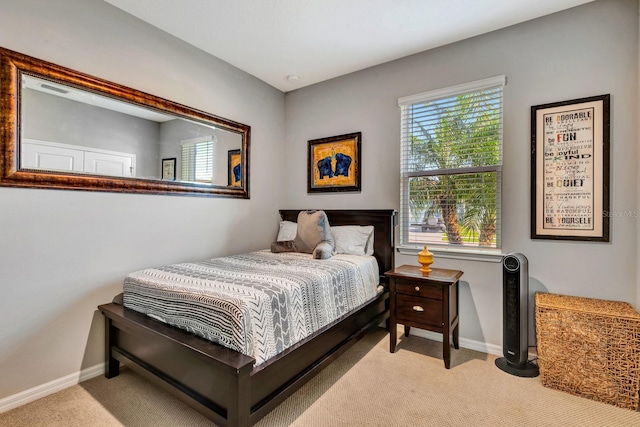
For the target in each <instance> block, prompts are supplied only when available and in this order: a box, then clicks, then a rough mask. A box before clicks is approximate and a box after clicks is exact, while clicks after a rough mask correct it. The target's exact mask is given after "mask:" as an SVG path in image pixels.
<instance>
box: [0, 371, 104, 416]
mask: <svg viewBox="0 0 640 427" xmlns="http://www.w3.org/2000/svg"><path fill="white" fill-rule="evenodd" d="M102 374H104V363H100V364H98V365H95V366H92V367H90V368H86V369H83V370H82V371H79V372H76V373H73V374H69V375H67V376H65V377H62V378H58V379H57V380H53V381H50V382H48V383H46V384H42V385H39V386H37V387H33V388H31V389H29V390H25V391H22V392H20V393H18V394H14V395H13V396H9V397H5V398H4V399H0V413H2V412H7V411H9V410H11V409H14V408H17V407H18V406H22V405H25V404H27V403H29V402H33V401H34V400H38V399H40V398H42V397H45V396H48V395H50V394H53V393H56V392H58V391H60V390H64V389H65V388H69V387H71V386H74V385H76V384H80V383H81V382H83V381H86V380H89V379H91V378H95V377H97V376H99V375H102Z"/></svg>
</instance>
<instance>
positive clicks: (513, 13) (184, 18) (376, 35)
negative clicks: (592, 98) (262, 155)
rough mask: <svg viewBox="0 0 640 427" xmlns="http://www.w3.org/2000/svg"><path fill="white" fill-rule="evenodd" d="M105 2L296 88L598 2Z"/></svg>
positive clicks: (259, 75) (267, 79)
mask: <svg viewBox="0 0 640 427" xmlns="http://www.w3.org/2000/svg"><path fill="white" fill-rule="evenodd" d="M105 1H106V2H108V3H110V4H112V5H114V6H116V7H118V8H120V9H122V10H124V11H125V12H128V13H130V14H131V15H134V16H136V17H138V18H139V19H141V20H143V21H146V22H148V23H149V24H151V25H153V26H155V27H157V28H160V29H161V30H164V31H166V32H167V33H169V34H172V35H174V36H175V37H177V38H179V39H182V40H184V41H185V42H187V43H189V44H191V45H193V46H196V47H198V48H199V49H202V50H203V51H205V52H208V53H210V54H211V55H213V56H216V57H218V58H220V59H222V60H224V61H226V62H228V63H229V64H231V65H233V66H235V67H237V68H239V69H241V70H244V71H246V72H247V73H249V74H252V75H254V76H255V77H257V78H259V79H261V80H263V81H265V82H267V83H268V84H270V85H272V86H274V87H276V88H277V89H279V90H281V91H283V92H288V91H291V90H294V89H298V88H301V87H304V86H308V85H311V84H314V83H318V82H321V81H324V80H328V79H331V78H333V77H337V76H341V75H344V74H348V73H351V72H354V71H358V70H361V69H364V68H367V67H371V66H373V65H377V64H381V63H384V62H388V61H392V60H394V59H398V58H402V57H404V56H407V55H411V54H414V53H418V52H422V51H425V50H428V49H432V48H435V47H438V46H442V45H445V44H448V43H453V42H456V41H459V40H463V39H466V38H469V37H473V36H476V35H479V34H483V33H487V32H489V31H493V30H497V29H500V28H504V27H507V26H510V25H514V24H517V23H520V22H524V21H527V20H530V19H534V18H537V17H540V16H543V15H548V14H550V13H554V12H558V11H560V10H564V9H568V8H571V7H574V6H578V5H581V4H584V3H589V2H590V1H593V0H507V1H506V0H153V1H141V0H105ZM289 76H291V77H289ZM296 78H297V79H296Z"/></svg>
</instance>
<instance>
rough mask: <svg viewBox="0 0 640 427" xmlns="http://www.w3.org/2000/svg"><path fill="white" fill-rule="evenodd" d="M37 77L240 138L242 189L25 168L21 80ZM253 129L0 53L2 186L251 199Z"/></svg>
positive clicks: (20, 56)
mask: <svg viewBox="0 0 640 427" xmlns="http://www.w3.org/2000/svg"><path fill="white" fill-rule="evenodd" d="M23 75H26V76H33V77H35V78H38V79H43V80H47V81H50V82H53V83H59V84H63V85H65V86H70V87H72V88H75V89H79V90H82V91H86V92H90V93H93V94H97V95H101V96H103V97H108V98H112V99H115V100H118V101H123V102H126V103H129V104H132V105H135V106H139V107H143V108H145V109H148V110H152V111H156V112H160V113H166V114H169V115H172V116H175V117H177V118H181V119H185V120H188V121H191V122H196V123H199V124H203V125H209V126H213V125H215V127H216V128H217V129H223V130H226V131H229V132H233V133H236V134H239V135H240V136H241V137H242V143H241V146H242V148H241V150H240V153H241V159H240V162H241V164H242V165H243V167H242V168H241V182H242V186H241V187H238V186H234V187H230V186H224V185H214V184H208V183H198V182H188V181H164V180H156V179H146V178H135V177H112V176H105V175H97V174H95V175H94V174H83V173H75V172H64V171H63V172H59V171H49V170H43V169H25V168H21V162H20V156H21V149H20V147H21V143H22V137H21V135H22V130H21V123H22V122H23V118H22V117H21V114H22V112H21V101H22V98H21V92H22V77H23ZM250 134H251V127H250V126H248V125H244V124H241V123H237V122H234V121H231V120H227V119H224V118H221V117H218V116H214V115H211V114H208V113H205V112H202V111H199V110H196V109H193V108H189V107H186V106H184V105H181V104H178V103H175V102H172V101H168V100H166V99H162V98H159V97H157V96H154V95H150V94H147V93H144V92H140V91H138V90H135V89H131V88H128V87H125V86H122V85H119V84H116V83H112V82H109V81H106V80H103V79H100V78H97V77H93V76H90V75H87V74H83V73H80V72H77V71H74V70H71V69H68V68H65V67H62V66H59V65H55V64H52V63H49V62H46V61H43V60H40V59H36V58H33V57H30V56H27V55H23V54H21V53H18V52H14V51H11V50H8V49H4V48H0V186H6V187H27V188H53V189H65V190H87V191H108V192H124V193H152V194H177V195H191V196H215V197H233V198H244V199H248V198H249V143H250Z"/></svg>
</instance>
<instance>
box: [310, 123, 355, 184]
mask: <svg viewBox="0 0 640 427" xmlns="http://www.w3.org/2000/svg"><path fill="white" fill-rule="evenodd" d="M361 140H362V132H355V133H350V134H346V135H339V136H331V137H329V138H320V139H313V140H311V141H309V154H308V159H307V193H323V192H331V191H360V190H361V185H360V143H361Z"/></svg>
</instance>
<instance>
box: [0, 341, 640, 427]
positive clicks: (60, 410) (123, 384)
mask: <svg viewBox="0 0 640 427" xmlns="http://www.w3.org/2000/svg"><path fill="white" fill-rule="evenodd" d="M398 335H399V336H401V333H400V332H399V334H398ZM494 360H495V357H494V356H488V355H486V354H483V353H478V352H475V351H471V350H467V349H460V350H453V351H452V359H451V369H450V370H446V369H445V368H444V364H443V362H442V346H441V344H440V343H438V342H433V341H429V340H425V339H423V338H419V337H413V336H411V337H408V338H405V337H404V336H402V339H401V341H400V343H399V344H398V349H397V351H396V353H395V354H391V353H389V335H388V334H387V333H386V332H385V331H384V330H377V331H375V332H373V333H371V334H369V335H368V336H366V337H365V338H364V339H362V340H361V341H360V342H358V343H357V344H356V345H355V346H354V347H352V348H351V349H350V350H349V351H347V352H346V353H345V354H343V355H342V356H341V357H339V358H338V359H337V360H336V361H335V362H334V363H332V364H331V365H330V366H329V367H327V368H326V369H325V370H324V371H322V372H321V373H320V374H318V376H316V377H315V378H314V379H313V380H311V381H310V382H309V383H307V384H306V385H305V386H303V387H302V388H301V389H300V390H299V391H298V392H297V393H295V394H294V395H293V396H291V397H290V398H289V399H287V400H286V401H285V402H284V403H283V404H282V405H280V406H279V407H277V408H276V409H275V410H274V411H272V412H271V413H270V414H269V415H267V416H266V417H265V418H263V419H262V420H260V422H259V423H258V424H257V426H259V427H283V426H297V427H303V426H304V427H315V426H318V427H320V426H322V427H325V426H336V427H337V426H358V427H369V426H371V427H374V426H380V427H383V426H385V427H386V426H514V425H515V426H563V427H566V426H580V427H584V426H598V427H605V426H611V427H621V426H640V413H639V412H634V411H630V410H627V409H620V408H617V407H615V406H611V405H607V404H604V403H599V402H594V401H591V400H588V399H584V398H581V397H576V396H572V395H570V394H567V393H563V392H560V391H556V390H551V389H548V388H545V387H543V386H542V384H541V382H540V379H539V378H518V377H515V376H512V375H509V374H506V373H504V372H502V371H500V370H499V369H498V368H496V367H495V365H494ZM0 425H1V426H29V427H32V426H33V427H36V426H47V427H49V426H54V427H57V426H60V427H62V426H64V427H73V426H83V427H84V426H105V427H111V426H114V427H115V426H136V427H138V426H139V427H147V426H154V427H155V426H194V427H198V426H212V425H213V424H212V423H211V422H210V421H208V420H207V419H205V418H204V417H202V416H201V415H200V414H198V413H197V412H195V411H193V410H191V409H190V408H189V407H187V406H186V405H184V404H182V403H181V402H180V401H178V400H177V399H175V398H173V397H172V396H170V395H169V394H167V393H165V392H163V391H161V390H159V389H157V388H155V387H154V386H152V385H150V384H149V383H148V382H147V381H145V380H144V379H142V378H141V377H139V376H138V375H136V374H135V373H133V372H131V371H128V370H127V369H123V370H122V371H121V374H120V376H118V377H116V378H113V379H111V380H107V379H105V378H104V377H99V378H94V379H92V380H89V381H86V382H84V383H82V384H80V385H77V386H74V387H71V388H69V389H66V390H63V391H61V392H59V393H56V394H53V395H51V396H47V397H45V398H42V399H40V400H38V401H36V402H32V403H30V404H28V405H25V406H22V407H20V408H16V409H14V410H12V411H9V412H6V413H4V414H0Z"/></svg>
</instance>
